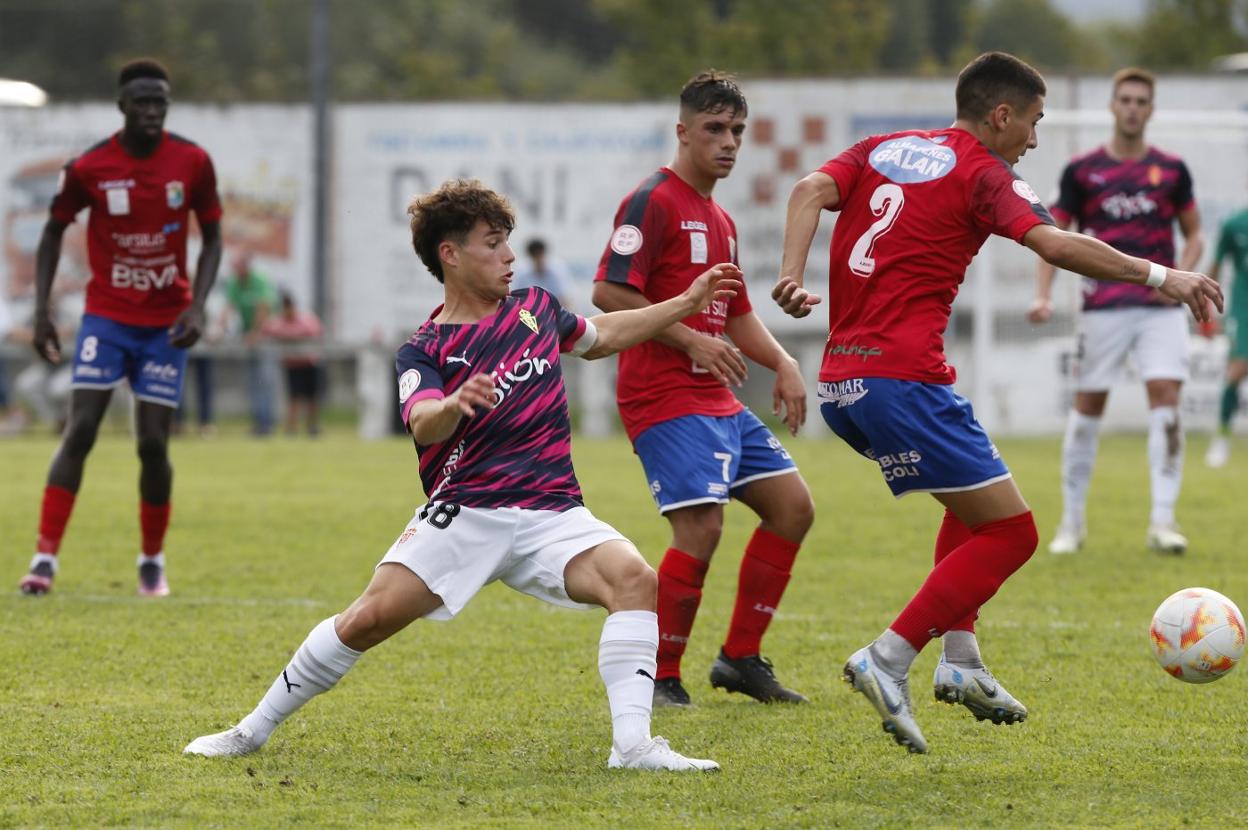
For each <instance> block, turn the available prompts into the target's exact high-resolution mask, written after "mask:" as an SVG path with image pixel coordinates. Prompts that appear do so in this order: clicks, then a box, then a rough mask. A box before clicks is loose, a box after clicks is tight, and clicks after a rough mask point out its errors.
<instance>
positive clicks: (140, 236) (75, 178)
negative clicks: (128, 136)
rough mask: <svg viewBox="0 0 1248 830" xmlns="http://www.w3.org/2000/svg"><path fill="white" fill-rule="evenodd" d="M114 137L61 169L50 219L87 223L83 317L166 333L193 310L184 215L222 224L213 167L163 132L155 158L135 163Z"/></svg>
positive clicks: (202, 155)
mask: <svg viewBox="0 0 1248 830" xmlns="http://www.w3.org/2000/svg"><path fill="white" fill-rule="evenodd" d="M117 139H118V137H117V136H116V135H114V136H113V137H112V138H109V139H107V140H106V141H101V142H100V143H99V144H97V145H95V146H94V147H92V148H91V149H90V150H87V151H86V152H85V153H83V154H82V155H81V156H79V157H78V158H76V159H74V160H73V161H71V162H69V164H67V165H65V169H64V171H63V172H62V174H61V181H60V186H59V187H58V189H57V193H56V196H54V197H53V199H52V218H53V219H55V220H57V221H58V222H64V223H65V224H69V223H70V222H73V221H74V217H75V216H76V215H77V214H78V212H79V211H81V210H82V209H83V208H90V209H91V214H90V218H89V219H88V220H87V257H88V259H89V260H90V263H91V281H90V282H89V283H87V307H86V311H87V313H88V314H98V315H99V316H101V317H107V318H108V319H110V320H116V321H117V322H119V323H124V324H126V325H130V326H167V325H170V324H171V323H173V321H174V320H176V319H177V318H178V315H179V314H181V313H182V311H183V310H184V309H185V308H186V307H187V306H188V305H189V304H190V302H191V289H190V280H189V279H188V278H187V274H186V237H187V223H188V220H189V219H190V211H192V210H193V211H195V215H196V217H197V218H198V219H199V221H200V223H201V224H203V223H205V222H216V221H219V220H220V218H221V202H220V200H219V199H218V197H217V177H216V173H215V172H214V171H213V167H212V159H210V158H209V157H208V154H207V153H206V152H205V151H204V150H203V149H202V148H200V147H199V146H198V145H197V144H195V143H193V142H191V141H188V140H186V139H185V138H182V137H180V136H177V135H174V134H173V133H168V132H166V133H165V134H164V137H163V138H162V139H161V142H160V144H159V145H157V147H156V151H155V152H154V153H152V154H151V155H150V156H147V157H145V158H135V157H134V156H132V155H130V154H129V153H127V152H126V151H125V148H123V147H122V146H121V143H120V142H119V141H118V140H117Z"/></svg>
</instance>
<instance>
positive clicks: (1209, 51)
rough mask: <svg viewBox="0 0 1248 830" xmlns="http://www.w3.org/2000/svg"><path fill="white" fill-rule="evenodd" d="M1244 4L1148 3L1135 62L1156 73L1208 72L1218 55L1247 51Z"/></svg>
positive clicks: (1231, 0) (1224, 0) (1214, 0)
mask: <svg viewBox="0 0 1248 830" xmlns="http://www.w3.org/2000/svg"><path fill="white" fill-rule="evenodd" d="M1246 23H1248V0H1151V2H1150V3H1149V12H1148V16H1147V17H1146V18H1145V19H1144V22H1143V25H1141V26H1140V29H1139V34H1138V41H1137V43H1138V47H1137V50H1138V51H1137V59H1138V61H1139V62H1140V63H1142V64H1144V65H1146V66H1150V67H1154V68H1157V69H1190V68H1195V69H1208V67H1209V61H1210V60H1211V59H1213V58H1215V57H1217V56H1219V55H1226V54H1230V53H1233V52H1243V51H1245V50H1248V37H1245V31H1244V27H1245V24H1246Z"/></svg>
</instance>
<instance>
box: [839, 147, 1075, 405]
mask: <svg viewBox="0 0 1248 830" xmlns="http://www.w3.org/2000/svg"><path fill="white" fill-rule="evenodd" d="M819 172H821V173H826V174H827V175H829V176H831V177H832V178H833V179H834V180H835V181H836V185H837V188H838V189H839V191H840V207H839V208H838V209H839V211H840V217H839V218H838V219H837V222H836V227H835V228H834V230H833V232H832V248H831V259H830V264H829V279H828V295H827V298H826V302H827V304H828V316H829V323H828V342H827V344H826V346H825V347H824V353H823V365H822V367H821V368H820V370H819V380H820V381H821V382H827V381H838V380H846V379H848V378H857V377H883V378H897V379H899V380H913V381H920V382H923V383H945V384H947V383H953V381H954V379H955V378H956V376H957V375H956V372H955V371H954V368H953V367H952V366H950V365H949V364H948V362H947V361H946V360H945V344H944V332H945V328H946V326H948V324H949V314H950V312H951V311H952V307H953V299H954V297H956V296H957V294H958V288H959V286H960V285H961V284H962V280H963V279H964V278H965V277H966V268H967V266H968V265H970V263H971V260H972V259H973V258H974V256H975V254H976V253H977V252H978V251H979V249H980V247H981V246H982V245H983V244H984V241H985V240H987V238H988V236H989V234H994V233H995V234H997V235H999V236H1005V237H1008V238H1010V239H1013V240H1014V241H1015V242H1020V243H1021V242H1022V239H1023V236H1024V235H1025V234H1026V233H1027V231H1029V230H1031V229H1032V228H1033V227H1035V226H1036V225H1039V224H1042V223H1043V224H1049V225H1051V224H1053V218H1052V217H1051V216H1050V215H1049V212H1048V211H1047V210H1046V209H1045V207H1044V205H1043V204H1042V203H1041V201H1040V198H1039V197H1038V196H1036V193H1035V191H1033V190H1032V189H1031V187H1030V186H1029V185H1028V184H1027V183H1026V182H1025V181H1023V180H1022V179H1021V178H1019V177H1018V176H1017V175H1016V174H1015V173H1014V169H1013V168H1012V167H1011V166H1010V165H1009V163H1008V162H1006V161H1005V159H1003V158H1002V157H1001V156H999V155H997V154H996V153H993V152H992V151H991V150H989V149H988V148H987V147H985V146H984V145H983V144H982V143H981V142H980V141H979V139H977V138H976V137H975V136H973V135H971V134H970V133H968V132H967V131H965V130H962V129H959V128H955V127H950V128H947V129H943V130H907V131H905V132H900V133H892V134H890V135H877V136H872V137H870V138H866V139H863V140H862V141H860V142H858V143H857V144H855V145H854V146H852V147H850V148H849V149H848V150H846V151H845V152H843V153H841V154H840V155H839V156H837V157H836V158H834V159H832V160H831V161H829V162H828V163H827V164H825V165H823V167H821V168H819Z"/></svg>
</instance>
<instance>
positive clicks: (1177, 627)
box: [1148, 588, 1244, 683]
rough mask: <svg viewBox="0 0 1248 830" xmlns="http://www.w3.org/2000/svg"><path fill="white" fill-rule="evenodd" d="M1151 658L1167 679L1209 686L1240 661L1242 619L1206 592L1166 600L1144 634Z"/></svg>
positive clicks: (1231, 606) (1215, 594) (1188, 592)
mask: <svg viewBox="0 0 1248 830" xmlns="http://www.w3.org/2000/svg"><path fill="white" fill-rule="evenodd" d="M1148 635H1149V639H1150V640H1152V643H1153V656H1154V657H1156V658H1157V662H1158V663H1160V664H1161V667H1162V668H1163V669H1165V670H1166V671H1167V672H1168V673H1169V674H1170V675H1171V676H1172V677H1177V678H1178V679H1179V680H1182V681H1183V682H1185V683H1210V682H1212V681H1214V680H1217V679H1218V678H1219V677H1221V676H1222V675H1224V674H1226V673H1227V672H1229V671H1230V670H1231V669H1233V668H1235V665H1236V664H1237V663H1238V662H1239V658H1241V657H1243V656H1244V617H1243V615H1242V614H1240V613H1239V609H1238V608H1236V607H1235V603H1233V602H1231V601H1230V600H1229V599H1227V598H1226V597H1224V596H1222V595H1221V594H1219V593H1218V592H1217V591H1211V590H1209V589H1208V588H1185V589H1184V590H1182V591H1179V592H1177V593H1174V594H1171V595H1170V596H1168V597H1166V601H1165V602H1163V603H1162V604H1161V605H1160V606H1159V607H1158V608H1157V613H1155V614H1153V624H1152V625H1151V626H1149V629H1148Z"/></svg>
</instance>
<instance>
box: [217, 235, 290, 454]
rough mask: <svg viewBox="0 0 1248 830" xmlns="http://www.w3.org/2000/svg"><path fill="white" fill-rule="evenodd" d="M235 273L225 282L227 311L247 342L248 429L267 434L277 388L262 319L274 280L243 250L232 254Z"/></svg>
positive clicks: (270, 304) (270, 305)
mask: <svg viewBox="0 0 1248 830" xmlns="http://www.w3.org/2000/svg"><path fill="white" fill-rule="evenodd" d="M233 271H234V273H233V274H232V275H231V276H230V279H229V280H228V281H227V282H226V284H225V296H226V298H227V299H228V300H229V302H230V305H229V308H230V311H231V312H233V313H235V314H237V315H238V318H239V321H240V323H241V324H242V337H243V344H244V345H245V346H247V395H248V398H249V399H250V401H251V431H252V434H254V435H268V434H269V433H271V432H272V431H273V424H274V421H275V418H276V416H275V413H274V408H275V406H274V390H275V389H276V388H277V383H278V372H277V361H276V359H275V357H274V356H273V355H270V354H267V353H266V351H265V350H264V349H263V348H262V344H261V339H262V337H263V334H262V330H263V328H264V323H265V321H266V320H268V318H269V314H270V313H271V312H272V310H273V309H274V308H275V307H276V304H277V292H276V291H275V290H274V289H273V284H272V283H271V282H269V281H268V279H266V278H265V277H264V276H262V275H261V274H259V273H258V272H257V271H256V270H255V268H253V267H252V264H251V255H250V254H249V253H247V252H246V251H244V252H241V253H239V254H238V255H236V256H235V257H234V268H233Z"/></svg>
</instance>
